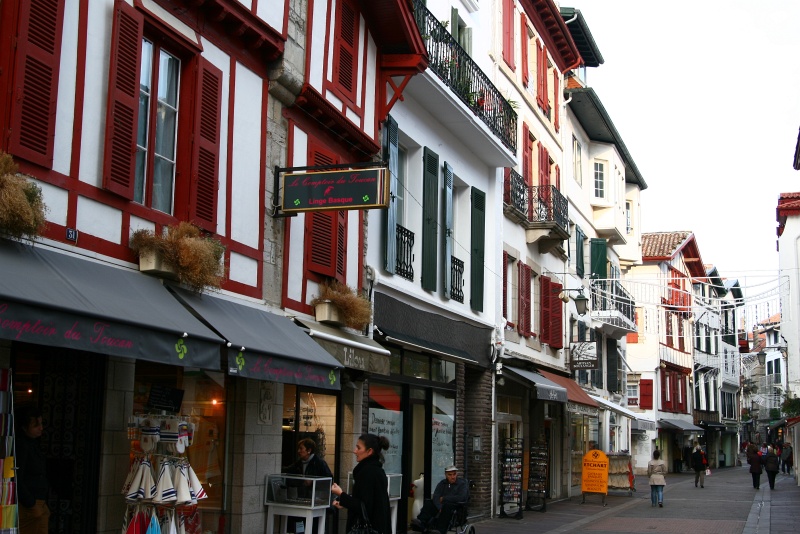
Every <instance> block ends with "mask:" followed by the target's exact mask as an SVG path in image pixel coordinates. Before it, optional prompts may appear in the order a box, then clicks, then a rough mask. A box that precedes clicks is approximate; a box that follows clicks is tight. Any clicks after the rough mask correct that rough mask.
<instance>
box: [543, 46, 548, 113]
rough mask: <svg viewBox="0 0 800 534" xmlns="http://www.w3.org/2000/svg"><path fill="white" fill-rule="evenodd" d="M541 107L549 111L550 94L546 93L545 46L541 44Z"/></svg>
mask: <svg viewBox="0 0 800 534" xmlns="http://www.w3.org/2000/svg"><path fill="white" fill-rule="evenodd" d="M542 109H543V110H544V112H545V113H547V112H549V111H550V95H549V94H548V93H547V48H546V47H544V46H542Z"/></svg>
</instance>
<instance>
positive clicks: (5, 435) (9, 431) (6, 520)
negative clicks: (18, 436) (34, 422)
mask: <svg viewBox="0 0 800 534" xmlns="http://www.w3.org/2000/svg"><path fill="white" fill-rule="evenodd" d="M11 374H12V373H11V369H0V419H1V420H2V428H0V449H2V450H0V475H2V482H0V484H1V487H0V534H16V533H17V532H19V529H18V528H17V525H18V524H19V522H18V521H19V518H18V515H17V513H18V509H17V483H16V480H15V479H14V467H15V458H14V455H15V454H16V447H15V445H14V416H13V413H14V390H13V388H12V381H11Z"/></svg>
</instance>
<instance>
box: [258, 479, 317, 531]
mask: <svg viewBox="0 0 800 534" xmlns="http://www.w3.org/2000/svg"><path fill="white" fill-rule="evenodd" d="M332 482H333V479H331V478H330V477H318V476H303V475H287V474H286V473H280V474H274V475H267V478H266V483H265V484H266V488H265V490H264V496H265V498H264V505H266V506H267V533H268V534H271V533H272V532H273V529H274V525H275V518H276V517H279V518H280V530H279V532H287V523H288V522H289V518H290V517H300V518H303V519H304V520H305V522H304V525H308V526H309V527H308V530H309V532H311V531H312V530H313V531H314V532H317V530H316V529H313V528H312V527H311V526H310V525H312V524H313V523H314V519H319V524H320V527H319V531H322V532H324V531H325V512H326V511H327V510H328V507H329V506H330V504H331V483H332ZM296 532H299V531H296Z"/></svg>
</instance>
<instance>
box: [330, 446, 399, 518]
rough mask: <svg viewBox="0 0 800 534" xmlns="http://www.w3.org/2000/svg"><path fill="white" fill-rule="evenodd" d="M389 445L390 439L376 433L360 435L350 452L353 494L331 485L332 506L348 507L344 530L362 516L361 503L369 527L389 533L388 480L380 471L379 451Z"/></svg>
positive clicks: (380, 454)
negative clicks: (355, 463)
mask: <svg viewBox="0 0 800 534" xmlns="http://www.w3.org/2000/svg"><path fill="white" fill-rule="evenodd" d="M388 448H389V440H388V439H386V438H385V437H384V436H380V437H379V436H376V435H375V434H361V436H359V438H358V441H357V442H356V448H355V450H353V453H355V455H356V461H357V462H358V465H356V467H355V469H353V494H352V495H348V494H347V493H345V492H344V491H343V490H342V488H341V487H340V486H339V484H336V483H334V484H333V485H332V486H331V492H332V493H333V494H334V495H336V496H337V500H336V501H334V506H336V507H337V508H339V509H341V508H347V529H346V531H347V532H350V530H351V529H352V528H353V527H354V526H355V524H356V521H357V520H358V518H360V517H361V504H362V503H363V504H364V508H365V509H366V512H367V520H368V521H369V522H370V524H371V525H372V528H374V529H375V530H377V531H378V532H380V533H381V534H392V521H391V514H390V513H389V482H388V479H387V478H386V473H385V472H384V471H383V453H382V452H381V451H382V450H387V449H388Z"/></svg>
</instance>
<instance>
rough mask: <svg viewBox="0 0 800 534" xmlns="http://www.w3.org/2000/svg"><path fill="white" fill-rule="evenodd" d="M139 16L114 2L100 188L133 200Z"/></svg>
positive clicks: (120, 1) (132, 10)
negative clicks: (101, 184)
mask: <svg viewBox="0 0 800 534" xmlns="http://www.w3.org/2000/svg"><path fill="white" fill-rule="evenodd" d="M143 27H144V20H143V16H142V15H141V13H139V12H138V11H136V9H134V8H133V7H131V6H129V5H128V4H127V3H125V2H124V1H122V0H117V1H116V2H115V3H114V29H113V32H112V34H111V65H110V67H109V71H108V106H107V108H106V133H105V149H104V153H103V187H105V188H106V189H107V190H109V191H111V192H113V193H116V194H118V195H121V196H123V197H125V198H127V199H128V200H133V186H134V173H135V171H136V128H137V122H138V116H139V74H140V69H141V62H142V53H141V51H142V29H143Z"/></svg>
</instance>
